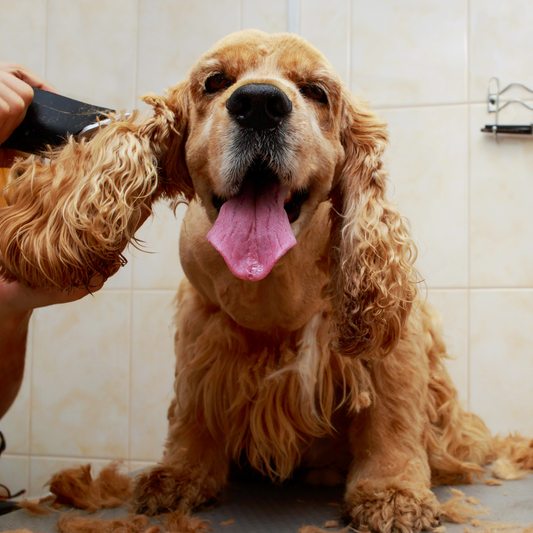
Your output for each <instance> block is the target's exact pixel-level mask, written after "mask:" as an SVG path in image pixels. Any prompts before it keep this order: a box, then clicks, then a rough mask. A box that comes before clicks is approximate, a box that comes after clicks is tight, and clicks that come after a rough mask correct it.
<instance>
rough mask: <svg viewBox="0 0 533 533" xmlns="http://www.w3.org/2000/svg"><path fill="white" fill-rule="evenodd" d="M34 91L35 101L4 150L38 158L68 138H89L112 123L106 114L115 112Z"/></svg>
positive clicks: (4, 145) (3, 145)
mask: <svg viewBox="0 0 533 533" xmlns="http://www.w3.org/2000/svg"><path fill="white" fill-rule="evenodd" d="M33 91H34V97H33V101H32V103H31V104H30V106H29V107H28V110H27V112H26V116H25V117H24V120H23V121H22V122H21V123H20V125H19V126H18V127H17V129H16V130H15V131H14V132H13V133H12V134H11V136H10V137H9V138H8V139H7V140H6V141H5V142H4V143H3V144H2V148H11V149H14V150H19V151H21V152H28V153H33V154H36V153H40V152H42V151H43V150H45V149H46V147H47V146H52V147H55V146H59V145H61V144H63V143H64V142H65V140H66V139H67V137H68V136H69V135H74V136H75V137H77V138H78V139H81V138H90V137H91V136H92V135H94V133H96V132H97V131H98V129H99V127H100V126H105V125H106V124H107V123H109V122H110V119H109V118H107V114H108V113H110V112H112V111H113V110H112V109H108V108H105V107H98V106H95V105H91V104H85V103H83V102H79V101H77V100H73V99H72V98H67V97H66V96H60V95H59V94H55V93H51V92H48V91H43V90H42V89H33Z"/></svg>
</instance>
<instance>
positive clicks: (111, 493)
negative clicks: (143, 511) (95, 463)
mask: <svg viewBox="0 0 533 533" xmlns="http://www.w3.org/2000/svg"><path fill="white" fill-rule="evenodd" d="M47 485H50V492H51V493H52V494H53V495H54V496H55V498H54V500H53V502H52V504H53V505H60V506H67V507H74V508H76V509H83V510H86V511H89V512H91V513H94V512H95V511H98V510H99V509H112V508H114V507H120V506H121V505H122V504H123V503H125V502H126V501H128V500H129V499H130V498H131V479H130V478H128V477H126V476H124V475H122V474H121V473H120V472H119V465H118V464H117V463H111V464H109V465H108V466H106V467H105V468H104V469H103V470H102V471H101V472H100V473H99V475H98V476H97V477H96V478H94V479H93V477H92V475H91V465H90V464H88V465H84V466H79V467H76V468H67V469H65V470H61V471H60V472H57V473H56V474H54V475H53V476H52V477H51V478H50V480H49V481H48V483H47Z"/></svg>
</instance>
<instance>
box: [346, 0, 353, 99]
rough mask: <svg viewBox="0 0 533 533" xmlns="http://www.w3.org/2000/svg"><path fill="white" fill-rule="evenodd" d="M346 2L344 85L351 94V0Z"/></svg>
mask: <svg viewBox="0 0 533 533" xmlns="http://www.w3.org/2000/svg"><path fill="white" fill-rule="evenodd" d="M347 2H348V16H347V17H346V18H347V24H348V32H347V33H348V35H347V41H348V42H347V50H346V63H347V65H346V67H347V68H346V75H347V80H346V85H347V86H348V88H349V89H350V92H352V0H347Z"/></svg>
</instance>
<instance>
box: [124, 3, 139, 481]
mask: <svg viewBox="0 0 533 533" xmlns="http://www.w3.org/2000/svg"><path fill="white" fill-rule="evenodd" d="M136 7H137V13H136V21H135V22H136V28H135V32H136V37H135V61H134V79H133V86H134V87H135V100H136V99H137V93H138V83H139V40H140V39H139V36H140V18H141V14H140V11H141V0H136ZM131 261H132V265H131V272H130V280H129V281H130V283H129V285H130V287H129V291H128V292H129V297H130V316H129V326H130V331H129V335H128V339H129V346H128V367H129V368H128V422H127V425H128V431H127V438H126V460H125V463H126V465H127V469H128V471H129V470H130V461H131V458H130V456H131V391H132V389H133V386H132V381H133V376H132V373H133V368H132V366H133V269H134V265H135V262H134V260H133V257H132V259H131Z"/></svg>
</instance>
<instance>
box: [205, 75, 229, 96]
mask: <svg viewBox="0 0 533 533" xmlns="http://www.w3.org/2000/svg"><path fill="white" fill-rule="evenodd" d="M230 85H231V80H230V79H229V78H228V77H227V76H224V74H222V73H220V72H217V73H216V74H213V75H212V76H209V78H207V80H206V81H205V91H206V92H207V93H216V92H218V91H221V90H222V89H225V88H226V87H229V86H230Z"/></svg>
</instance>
